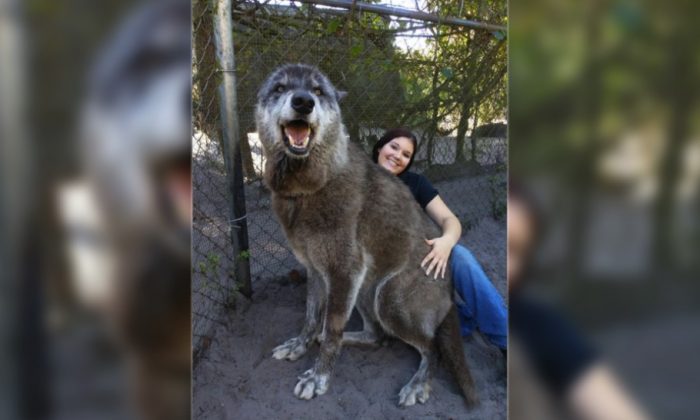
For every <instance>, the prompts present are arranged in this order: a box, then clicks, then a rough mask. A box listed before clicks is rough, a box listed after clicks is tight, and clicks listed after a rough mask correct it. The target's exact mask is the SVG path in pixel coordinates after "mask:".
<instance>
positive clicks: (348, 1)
mask: <svg viewBox="0 0 700 420" xmlns="http://www.w3.org/2000/svg"><path fill="white" fill-rule="evenodd" d="M299 1H300V2H301V3H309V4H320V5H323V6H331V7H342V8H343V9H352V10H356V11H358V12H362V11H366V12H373V13H378V14H381V15H393V16H398V17H405V18H411V19H418V20H422V21H427V22H435V23H441V24H446V25H457V26H464V27H467V28H472V29H483V30H488V31H505V30H506V27H505V25H496V24H493V23H486V22H477V21H475V20H469V19H460V18H454V17H440V16H437V15H431V14H430V13H425V12H421V11H418V10H406V9H399V8H396V7H390V6H382V5H379V4H370V3H364V2H361V1H353V0H299Z"/></svg>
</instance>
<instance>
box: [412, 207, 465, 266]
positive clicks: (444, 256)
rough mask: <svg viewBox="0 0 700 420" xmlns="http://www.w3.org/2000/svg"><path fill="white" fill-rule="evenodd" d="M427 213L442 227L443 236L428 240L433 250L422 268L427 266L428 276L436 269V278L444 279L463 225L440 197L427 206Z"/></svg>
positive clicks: (424, 260) (425, 259) (422, 263)
mask: <svg viewBox="0 0 700 420" xmlns="http://www.w3.org/2000/svg"><path fill="white" fill-rule="evenodd" d="M425 211H426V213H428V216H430V218H431V219H433V221H434V222H435V223H437V224H438V226H440V228H441V229H442V236H440V237H439V238H432V239H426V242H427V243H428V245H431V246H432V247H433V249H432V250H431V251H430V253H428V255H427V256H426V257H425V258H424V259H423V262H421V267H423V266H425V265H426V264H427V265H428V269H427V270H426V274H428V275H430V273H431V272H433V269H435V271H434V273H435V274H434V275H435V278H437V276H438V274H439V275H440V276H441V277H442V278H444V277H445V269H446V268H447V263H448V260H449V258H450V252H452V248H453V247H454V246H455V245H456V244H457V241H459V237H460V236H461V234H462V225H461V224H460V223H459V220H458V219H457V216H455V215H454V213H452V211H451V210H450V208H449V207H447V204H445V202H444V201H442V198H440V196H439V195H438V196H436V197H435V198H433V199H432V200H431V201H430V202H429V203H428V205H427V206H425Z"/></svg>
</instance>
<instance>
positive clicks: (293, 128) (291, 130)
mask: <svg viewBox="0 0 700 420" xmlns="http://www.w3.org/2000/svg"><path fill="white" fill-rule="evenodd" d="M284 131H285V133H286V134H287V137H289V140H291V141H292V143H293V144H294V145H295V146H301V147H303V146H305V143H306V139H307V138H308V137H309V132H310V130H309V127H308V126H302V125H288V126H286V127H285V128H284Z"/></svg>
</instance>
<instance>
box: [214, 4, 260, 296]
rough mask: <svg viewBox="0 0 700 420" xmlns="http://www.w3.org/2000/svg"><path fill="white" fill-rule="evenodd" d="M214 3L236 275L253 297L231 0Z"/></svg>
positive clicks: (236, 278)
mask: <svg viewBox="0 0 700 420" xmlns="http://www.w3.org/2000/svg"><path fill="white" fill-rule="evenodd" d="M214 5H215V6H216V14H215V15H214V43H215V45H216V58H217V65H218V67H219V70H220V71H221V75H222V77H221V85H220V86H219V102H220V104H221V105H220V108H221V123H222V130H221V131H222V135H223V142H222V143H223V145H224V161H225V163H226V175H227V181H228V189H229V191H230V194H231V198H232V203H231V210H230V222H229V226H230V233H231V245H232V247H233V256H234V275H235V280H236V282H237V283H238V284H239V287H240V292H241V293H243V294H244V295H245V296H247V297H250V296H251V295H252V293H253V289H252V287H251V283H250V263H249V261H248V257H249V255H250V254H249V250H248V223H247V220H246V207H245V190H244V185H243V170H242V160H241V149H240V143H239V133H240V125H239V123H238V108H237V106H236V66H235V62H234V55H233V27H232V21H231V0H214Z"/></svg>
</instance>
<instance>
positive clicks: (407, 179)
mask: <svg viewBox="0 0 700 420" xmlns="http://www.w3.org/2000/svg"><path fill="white" fill-rule="evenodd" d="M399 178H400V179H401V181H403V182H404V184H406V185H407V186H408V188H409V189H410V190H411V193H412V194H413V197H414V198H415V199H416V201H417V202H418V204H420V206H421V207H422V208H423V210H425V206H427V205H428V203H430V202H431V201H432V200H433V198H435V197H437V196H438V191H437V190H436V189H435V187H433V184H431V183H430V181H428V178H426V177H424V176H423V175H420V174H416V173H413V172H408V171H405V172H403V173H401V174H399Z"/></svg>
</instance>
